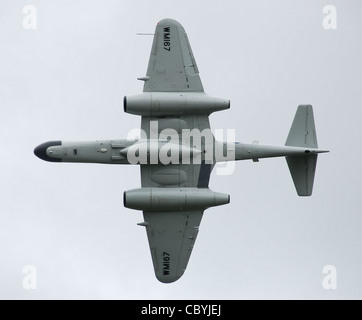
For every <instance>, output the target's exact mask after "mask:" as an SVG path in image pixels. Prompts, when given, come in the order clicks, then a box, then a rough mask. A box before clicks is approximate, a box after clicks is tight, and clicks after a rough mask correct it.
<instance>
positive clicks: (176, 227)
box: [141, 19, 214, 283]
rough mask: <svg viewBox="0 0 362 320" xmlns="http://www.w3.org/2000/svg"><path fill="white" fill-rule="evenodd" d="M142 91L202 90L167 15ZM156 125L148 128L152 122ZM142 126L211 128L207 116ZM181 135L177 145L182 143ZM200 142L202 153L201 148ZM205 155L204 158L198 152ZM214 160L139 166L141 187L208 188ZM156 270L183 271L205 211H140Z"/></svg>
mask: <svg viewBox="0 0 362 320" xmlns="http://www.w3.org/2000/svg"><path fill="white" fill-rule="evenodd" d="M143 80H145V84H144V89H143V91H144V92H204V89H203V86H202V83H201V80H200V77H199V71H198V69H197V65H196V62H195V59H194V56H193V54H192V50H191V47H190V43H189V41H188V38H187V35H186V33H185V30H184V28H183V27H182V26H181V24H179V23H178V22H177V21H174V20H171V19H165V20H162V21H160V22H159V23H158V24H157V27H156V31H155V36H154V40H153V45H152V51H151V56H150V60H149V64H148V69H147V76H146V77H145V78H143ZM152 121H154V122H156V123H157V130H156V132H152V126H151V125H150V123H151V122H152ZM141 128H142V130H143V132H145V133H146V134H147V137H151V136H152V134H155V133H156V134H157V135H158V134H160V132H161V131H162V130H163V129H173V130H174V132H175V131H176V132H177V133H181V131H182V129H190V130H192V129H195V128H197V129H198V130H200V131H202V130H204V129H208V130H209V129H210V124H209V118H208V116H207V115H192V114H188V115H182V116H178V117H155V116H152V117H146V116H143V117H142V123H141ZM181 139H182V137H181V135H177V143H180V144H182V141H181ZM206 143H214V138H213V136H212V141H209V142H206V141H205V140H202V144H201V145H200V149H201V150H200V151H201V152H202V150H204V149H205V144H206ZM201 157H203V156H201ZM212 168H213V164H208V163H206V162H205V160H204V158H203V160H202V161H200V162H199V163H198V164H197V163H195V164H194V163H191V164H182V163H181V161H180V164H174V163H172V164H168V165H162V164H142V165H141V183H142V188H147V187H152V188H178V187H182V188H208V184H209V178H210V173H211V171H212ZM143 215H144V221H145V224H144V225H145V226H146V230H147V236H148V242H149V246H150V249H151V255H152V261H153V266H154V270H155V274H156V277H157V279H158V280H160V281H161V282H166V283H167V282H173V281H176V280H177V279H179V278H180V277H181V276H182V274H183V273H184V271H185V269H186V266H187V263H188V261H189V258H190V255H191V251H192V248H193V246H194V243H195V240H196V236H197V233H198V230H199V225H200V222H201V219H202V215H203V210H200V209H199V210H197V209H192V210H179V211H172V212H161V211H160V212H157V210H154V211H152V212H147V211H144V212H143Z"/></svg>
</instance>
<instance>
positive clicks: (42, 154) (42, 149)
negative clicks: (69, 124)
mask: <svg viewBox="0 0 362 320" xmlns="http://www.w3.org/2000/svg"><path fill="white" fill-rule="evenodd" d="M61 145H62V142H61V141H48V142H44V143H42V144H40V145H38V146H37V147H36V148H35V149H34V154H35V155H36V156H37V157H38V158H39V159H42V160H45V161H50V162H61V161H62V160H61V159H58V158H51V157H49V156H48V155H47V149H48V148H49V147H53V146H61Z"/></svg>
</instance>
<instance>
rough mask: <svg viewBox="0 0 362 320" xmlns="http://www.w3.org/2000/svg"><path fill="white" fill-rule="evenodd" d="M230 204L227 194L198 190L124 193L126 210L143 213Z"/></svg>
mask: <svg viewBox="0 0 362 320" xmlns="http://www.w3.org/2000/svg"><path fill="white" fill-rule="evenodd" d="M229 202H230V196H229V195H228V194H223V193H218V192H214V191H211V190H210V189H198V188H140V189H134V190H129V191H125V192H124V193H123V204H124V206H125V207H126V208H129V209H136V210H144V211H158V212H162V211H165V212H169V211H180V210H198V209H199V210H200V209H201V210H205V209H207V208H210V207H215V206H220V205H223V204H227V203H229Z"/></svg>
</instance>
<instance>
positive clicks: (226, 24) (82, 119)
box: [0, 0, 362, 299]
mask: <svg viewBox="0 0 362 320" xmlns="http://www.w3.org/2000/svg"><path fill="white" fill-rule="evenodd" d="M26 5H32V6H34V7H35V8H36V10H37V11H36V14H37V16H36V17H37V20H36V24H37V25H36V26H37V29H36V30H32V29H30V30H25V28H24V26H23V20H24V18H26V14H24V13H23V8H24V7H25V6H26ZM326 5H334V6H335V8H336V10H337V29H331V30H326V29H325V28H324V27H323V24H322V23H323V19H324V18H325V17H326V14H324V13H323V8H324V7H325V6H326ZM361 14H362V3H361V1H359V0H343V1H341V0H329V1H322V0H303V1H287V0H278V1H270V0H268V1H267V0H259V1H251V0H250V1H239V0H238V1H231V0H224V1H213V2H211V1H206V0H199V1H182V2H177V1H175V2H172V3H171V2H170V1H163V0H162V1H161V0H153V1H147V0H137V1H119V0H106V1H95V0H87V1H85V0H84V1H79V0H78V1H70V0H68V1H64V0H63V1H59V0H58V1H55V0H54V1H45V0H32V1H31V2H29V1H22V0H18V1H13V0H1V1H0V67H1V68H0V70H1V72H0V110H1V117H0V137H1V142H2V148H1V149H2V151H1V160H0V164H1V165H0V174H1V179H0V194H1V198H0V199H1V202H0V271H1V272H0V298H2V299H4V298H18V299H40V298H45V299H55V298H57V299H58V298H60V299H63V298H70V299H78V298H85V299H87V298H92V299H98V298H100V299H106V298H110V299H166V298H167V299H243V298H250V299H254V298H274V299H278V298H299V299H303V298H319V299H335V298H343V299H346V298H354V299H355V298H362V273H361V270H362V259H361V246H362V216H361V215H362V197H361V192H362V183H361V177H362V166H361V156H362V154H361V153H362V151H361V147H360V145H361V141H360V139H361V137H362V135H361V125H360V122H361V116H362V112H361V107H362V89H361V83H362V63H361V57H362V45H361V36H362V20H361ZM163 18H174V19H176V20H178V21H179V22H180V23H181V24H183V26H184V27H185V29H186V32H187V33H188V35H189V39H190V43H191V46H192V48H193V52H194V55H195V58H196V60H197V63H198V67H199V70H200V76H201V79H202V81H203V85H204V88H205V91H206V92H207V93H208V94H210V95H213V96H216V97H223V98H229V99H231V109H230V110H227V111H223V112H218V113H215V114H213V115H212V116H211V118H210V120H211V126H212V128H213V129H221V128H225V129H235V130H236V138H237V140H239V141H242V142H247V143H250V142H252V141H253V140H259V141H260V143H263V144H276V145H279V144H280V145H282V144H284V142H285V139H286V137H287V134H288V131H289V128H290V125H291V122H292V120H293V117H294V113H295V111H296V108H297V106H298V104H306V103H310V104H313V106H314V115H315V121H316V126H317V134H318V140H319V141H318V142H319V146H320V147H321V148H325V149H329V150H331V153H329V154H326V155H321V156H320V157H319V161H318V167H317V173H316V180H315V187H314V194H313V196H312V197H310V198H299V197H298V196H297V195H296V192H295V189H294V186H293V182H292V179H291V178H290V175H289V171H288V168H287V165H286V163H285V160H284V159H269V160H261V161H260V162H259V163H253V162H251V161H248V162H238V163H237V164H236V170H235V172H234V174H233V175H230V176H218V175H216V174H215V172H214V173H213V174H212V177H211V182H210V187H211V188H212V189H213V190H214V191H218V192H223V193H229V194H230V195H231V203H230V204H229V205H227V206H222V207H217V208H212V209H209V210H207V211H206V212H205V214H204V218H203V221H202V224H201V227H200V232H199V236H198V239H197V242H196V245H195V247H194V251H193V253H192V256H191V259H190V263H189V265H188V268H187V270H186V272H185V274H184V276H183V277H182V278H181V279H180V280H179V281H177V282H175V283H173V284H169V285H165V284H162V283H160V282H158V281H157V279H156V278H155V276H154V271H153V266H152V261H151V254H150V252H149V247H148V242H147V237H146V232H145V230H144V228H142V227H138V226H137V225H136V223H137V222H140V221H142V213H141V212H138V211H133V210H129V209H125V208H123V204H122V193H123V191H125V190H129V189H132V188H137V187H139V186H140V175H139V168H138V166H107V165H96V164H93V165H92V164H58V163H47V162H44V161H41V160H39V159H38V158H36V157H35V156H34V155H33V149H34V147H36V146H37V145H38V144H40V143H42V142H45V141H48V140H58V139H59V140H68V141H69V140H97V139H119V138H125V137H126V136H127V134H128V132H129V131H130V130H131V129H134V128H138V127H139V126H140V118H139V117H137V116H132V115H129V114H125V113H124V112H123V107H122V98H123V96H124V95H126V94H134V93H139V92H141V91H142V83H141V82H139V81H137V80H136V78H137V77H140V76H144V75H145V73H146V68H147V63H148V59H149V54H150V49H151V44H152V37H150V36H136V33H137V32H147V33H153V32H154V28H155V26H156V23H157V22H158V21H159V20H161V19H163ZM25 25H26V23H25ZM28 265H31V266H34V267H35V268H36V271H37V279H36V280H37V289H35V290H25V289H24V288H23V279H24V277H25V274H23V268H24V267H25V266H28ZM326 265H333V266H335V267H336V269H337V284H338V285H337V289H336V290H325V289H324V288H323V286H322V281H323V278H324V277H325V275H324V274H323V273H322V269H323V267H324V266H326Z"/></svg>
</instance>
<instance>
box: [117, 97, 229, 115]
mask: <svg viewBox="0 0 362 320" xmlns="http://www.w3.org/2000/svg"><path fill="white" fill-rule="evenodd" d="M123 107H124V111H125V112H127V113H131V114H135V115H139V116H181V115H187V114H206V115H209V114H210V113H212V112H215V111H220V110H225V109H229V108H230V100H225V99H220V98H215V97H211V96H208V95H207V94H205V93H202V92H146V93H141V94H136V95H133V96H125V97H124V99H123Z"/></svg>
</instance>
